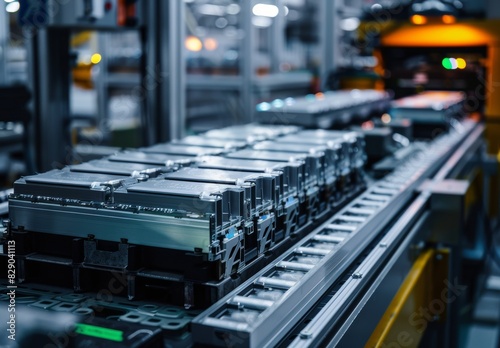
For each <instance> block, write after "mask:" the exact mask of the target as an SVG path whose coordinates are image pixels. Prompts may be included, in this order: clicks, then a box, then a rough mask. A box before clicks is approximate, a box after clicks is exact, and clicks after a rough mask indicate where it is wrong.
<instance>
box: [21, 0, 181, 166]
mask: <svg viewBox="0 0 500 348" xmlns="http://www.w3.org/2000/svg"><path fill="white" fill-rule="evenodd" d="M140 5H141V6H142V7H141V9H142V10H143V11H142V13H143V14H144V15H145V17H146V18H145V20H143V21H142V22H143V23H144V27H136V28H135V27H134V28H133V29H138V30H141V29H142V28H143V35H142V37H143V38H144V40H145V43H144V52H145V55H146V58H145V60H144V62H143V76H142V78H141V80H140V81H139V85H138V88H140V94H141V96H142V97H143V100H141V101H142V102H143V109H144V117H143V120H142V121H143V127H144V130H145V131H144V133H145V134H144V140H143V141H144V142H145V143H146V145H151V144H153V143H156V142H159V141H167V140H173V139H177V138H180V137H182V135H183V134H184V127H185V100H186V99H185V69H184V64H185V63H184V56H183V53H182V52H183V51H184V48H183V44H182V43H183V40H182V38H183V33H184V30H185V28H184V21H183V18H184V6H185V4H184V3H183V2H180V1H168V2H166V1H160V0H151V1H143V2H141V4H140ZM65 6H70V4H68V5H65ZM71 29H72V27H68V26H63V27H58V28H54V27H51V26H49V27H43V28H36V29H32V30H34V32H33V35H32V38H31V39H30V40H29V50H28V52H29V57H30V62H29V69H30V72H31V81H30V82H31V87H32V90H33V95H34V118H35V125H34V129H35V132H36V137H35V141H36V143H35V144H36V149H37V169H38V170H39V171H47V170H50V169H53V168H55V167H61V166H62V165H65V164H70V163H69V162H71V158H72V157H71V152H72V149H71V146H70V145H71V143H70V140H69V134H68V132H67V128H66V127H67V121H68V116H69V114H70V109H69V88H70V64H69V61H70V56H69V48H70V47H69V32H70V30H71ZM87 29H96V30H116V29H117V30H130V28H120V27H116V28H109V27H92V26H90V25H88V27H87ZM104 75H106V74H104ZM106 82H107V81H103V82H102V83H97V85H98V89H99V90H102V88H106V86H102V84H106ZM99 86H100V87H99ZM99 112H106V110H105V108H104V107H103V106H101V107H100V108H99ZM104 115H105V114H104Z"/></svg>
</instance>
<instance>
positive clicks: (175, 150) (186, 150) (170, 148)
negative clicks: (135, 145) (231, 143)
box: [139, 143, 224, 157]
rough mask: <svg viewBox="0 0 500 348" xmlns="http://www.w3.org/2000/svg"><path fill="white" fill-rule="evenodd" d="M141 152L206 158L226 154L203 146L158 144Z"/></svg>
mask: <svg viewBox="0 0 500 348" xmlns="http://www.w3.org/2000/svg"><path fill="white" fill-rule="evenodd" d="M139 151H142V152H145V153H159V154H167V155H177V156H193V157H194V156H205V155H218V154H221V153H223V152H224V149H223V148H222V149H221V148H214V147H202V146H187V145H183V144H178V145H177V144H173V143H165V144H157V145H153V146H150V147H144V148H140V149H139Z"/></svg>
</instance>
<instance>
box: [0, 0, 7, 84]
mask: <svg viewBox="0 0 500 348" xmlns="http://www.w3.org/2000/svg"><path fill="white" fill-rule="evenodd" d="M8 45H9V15H8V14H7V12H6V11H5V9H4V8H3V7H0V85H1V84H5V83H7V81H8V77H7V49H8Z"/></svg>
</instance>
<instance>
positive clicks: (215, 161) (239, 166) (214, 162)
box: [195, 156, 304, 201]
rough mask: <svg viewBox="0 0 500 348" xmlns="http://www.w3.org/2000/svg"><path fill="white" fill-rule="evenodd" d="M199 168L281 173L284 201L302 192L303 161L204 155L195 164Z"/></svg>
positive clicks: (281, 189) (280, 182)
mask: <svg viewBox="0 0 500 348" xmlns="http://www.w3.org/2000/svg"><path fill="white" fill-rule="evenodd" d="M195 165H196V166H197V167H199V168H208V169H222V170H234V171H245V172H253V173H281V175H280V176H279V177H280V180H279V183H278V186H279V187H280V192H281V194H280V196H281V197H282V199H283V200H284V201H286V200H287V199H289V198H293V197H297V196H298V195H300V194H301V192H302V185H301V180H302V178H301V176H302V172H303V171H304V163H303V162H271V161H263V160H245V159H235V158H227V157H215V156H205V157H202V158H200V159H199V161H198V162H196V164H195Z"/></svg>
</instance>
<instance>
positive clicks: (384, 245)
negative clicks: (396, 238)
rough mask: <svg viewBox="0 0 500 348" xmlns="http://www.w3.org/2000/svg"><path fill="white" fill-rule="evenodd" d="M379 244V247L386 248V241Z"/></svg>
mask: <svg viewBox="0 0 500 348" xmlns="http://www.w3.org/2000/svg"><path fill="white" fill-rule="evenodd" d="M379 246H380V247H381V248H387V243H380V244H379Z"/></svg>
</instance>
